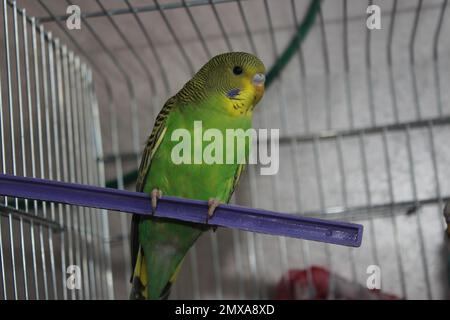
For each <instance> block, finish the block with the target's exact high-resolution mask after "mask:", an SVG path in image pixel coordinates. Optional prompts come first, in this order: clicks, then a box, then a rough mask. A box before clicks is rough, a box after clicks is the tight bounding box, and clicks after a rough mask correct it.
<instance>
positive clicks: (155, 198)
mask: <svg viewBox="0 0 450 320" xmlns="http://www.w3.org/2000/svg"><path fill="white" fill-rule="evenodd" d="M150 197H151V198H152V216H154V215H155V212H156V206H157V205H158V199H160V198H161V197H162V191H161V190H160V189H158V188H154V189H153V190H152V192H150Z"/></svg>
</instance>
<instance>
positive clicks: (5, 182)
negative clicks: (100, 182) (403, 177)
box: [0, 174, 363, 247]
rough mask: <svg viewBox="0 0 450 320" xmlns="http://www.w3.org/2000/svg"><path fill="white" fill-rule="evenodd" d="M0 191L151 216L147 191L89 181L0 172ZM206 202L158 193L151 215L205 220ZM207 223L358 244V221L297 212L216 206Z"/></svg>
mask: <svg viewBox="0 0 450 320" xmlns="http://www.w3.org/2000/svg"><path fill="white" fill-rule="evenodd" d="M0 195H3V196H10V197H17V198H27V199H33V200H41V201H49V202H57V203H64V204H69V205H76V206H82V207H94V208H101V209H107V210H114V211H122V212H128V213H135V214H141V215H151V204H150V198H149V195H148V194H145V193H141V192H131V191H125V190H117V189H111V188H102V187H96V186H90V185H83V184H75V183H67V182H59V181H51V180H45V179H37V178H28V177H18V176H13V175H7V174H0ZM206 214H207V202H206V201H199V200H191V199H183V198H176V197H168V196H163V197H162V198H161V199H160V200H159V201H158V207H157V209H156V213H155V216H156V217H161V218H169V219H177V220H182V221H188V222H195V223H204V222H205V217H206ZM208 223H209V224H211V225H215V226H221V227H228V228H237V229H241V230H246V231H252V232H259V233H265V234H271V235H276V236H285V237H292V238H299V239H306V240H313V241H319V242H326V243H332V244H338V245H344V246H350V247H359V246H360V245H361V240H362V234H363V226H362V225H359V224H354V223H347V222H340V221H330V220H323V219H316V218H306V217H300V216H297V215H291V214H284V213H276V212H271V211H265V210H259V209H253V208H246V207H241V206H236V205H225V204H224V205H220V206H219V207H218V208H217V209H216V210H215V213H214V216H213V217H212V218H211V219H210V220H209V222H208Z"/></svg>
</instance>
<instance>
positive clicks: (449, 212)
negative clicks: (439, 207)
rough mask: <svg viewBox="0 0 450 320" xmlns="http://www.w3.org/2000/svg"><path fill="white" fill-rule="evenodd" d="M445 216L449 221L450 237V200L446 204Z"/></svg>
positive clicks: (449, 231) (448, 233)
mask: <svg viewBox="0 0 450 320" xmlns="http://www.w3.org/2000/svg"><path fill="white" fill-rule="evenodd" d="M444 218H445V222H446V223H447V235H448V236H449V237H450V201H449V202H447V204H446V205H445V208H444Z"/></svg>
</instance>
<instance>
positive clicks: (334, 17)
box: [0, 0, 450, 299]
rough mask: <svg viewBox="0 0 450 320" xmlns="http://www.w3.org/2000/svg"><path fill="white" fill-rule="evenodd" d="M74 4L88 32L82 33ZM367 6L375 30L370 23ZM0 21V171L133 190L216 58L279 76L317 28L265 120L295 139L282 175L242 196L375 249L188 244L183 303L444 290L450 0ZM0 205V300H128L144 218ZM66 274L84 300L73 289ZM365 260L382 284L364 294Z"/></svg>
mask: <svg viewBox="0 0 450 320" xmlns="http://www.w3.org/2000/svg"><path fill="white" fill-rule="evenodd" d="M318 4H320V6H318ZM70 5H77V6H78V7H79V9H80V10H81V20H80V27H81V29H76V28H75V29H71V28H69V27H68V25H67V19H68V18H69V16H71V14H72V11H69V13H70V14H68V12H67V8H68V7H69V6H70ZM315 5H316V7H317V8H318V10H313V9H312V8H314V7H315ZM371 5H376V6H378V7H379V8H380V9H381V11H380V22H381V28H380V29H369V28H368V27H367V26H366V20H367V19H368V16H369V15H370V14H368V13H367V9H368V7H369V6H371ZM1 10H2V14H1V15H0V20H1V21H0V22H1V27H0V28H1V32H0V41H1V46H2V49H1V50H0V81H1V90H0V92H1V96H0V126H1V127H0V128H1V130H0V140H1V148H0V149H1V150H0V153H1V155H2V158H1V159H2V161H1V164H0V168H1V171H0V172H2V173H9V174H16V175H20V176H33V177H42V178H46V179H54V180H62V181H70V182H80V183H86V184H94V185H101V186H105V185H106V186H109V187H115V188H120V189H129V190H134V182H135V179H136V169H137V167H138V165H139V162H140V156H141V152H142V150H143V147H144V143H145V140H146V138H147V137H148V135H149V134H150V132H151V129H152V127H153V121H154V118H155V116H156V114H157V112H158V111H159V110H160V108H161V107H162V105H163V104H164V102H165V101H166V100H167V99H168V98H169V97H171V96H172V95H174V94H175V93H176V92H177V91H178V90H179V89H180V88H181V87H182V85H183V84H184V83H185V82H186V81H187V80H188V79H190V77H191V76H192V75H193V74H194V73H195V72H196V71H197V70H198V69H199V68H200V67H201V66H202V65H203V64H204V63H206V62H207V61H208V60H209V58H211V57H212V56H214V55H216V54H219V53H222V52H227V51H247V52H252V53H254V54H256V55H257V56H258V57H260V58H261V59H262V61H263V62H264V63H265V65H266V67H267V69H268V70H269V69H270V68H271V66H273V65H274V64H275V63H277V62H279V61H280V57H281V54H282V53H283V52H284V51H285V49H286V47H287V46H288V45H289V44H290V43H292V39H294V38H295V37H296V36H297V37H298V36H299V34H300V33H301V32H304V33H305V34H306V36H305V38H304V41H302V42H301V43H300V45H299V46H298V48H295V52H294V55H293V56H292V58H291V59H289V60H288V64H287V66H286V68H284V69H283V70H282V71H281V73H280V74H279V76H278V77H277V78H276V79H275V80H274V81H273V82H272V83H271V85H270V86H269V87H268V88H267V90H266V94H265V96H264V99H263V100H262V102H261V103H260V104H259V105H258V107H257V110H256V112H255V119H254V126H255V127H256V128H278V129H280V136H281V140H280V171H279V173H278V174H276V175H274V176H261V175H259V169H258V167H257V166H255V165H253V166H249V167H248V168H247V170H246V171H245V174H244V177H243V179H242V180H241V183H240V186H239V188H238V190H237V191H236V193H235V196H234V198H233V202H235V203H238V204H240V205H245V206H252V207H256V208H262V209H269V210H275V211H281V212H287V213H291V214H297V215H303V216H314V217H320V218H325V219H338V220H344V221H352V222H356V223H361V224H363V225H364V228H365V229H364V230H365V233H364V238H363V243H362V246H361V247H360V248H346V247H339V246H333V245H327V244H323V243H316V242H309V241H303V240H297V239H288V238H281V237H273V236H268V235H262V234H253V233H248V232H243V231H238V230H229V229H223V228H220V229H218V230H217V232H215V233H213V232H208V233H205V234H204V235H203V236H202V237H201V238H200V239H199V241H198V242H197V243H196V245H195V246H194V247H193V248H192V249H191V250H190V252H189V254H188V256H187V257H186V259H185V261H184V264H183V267H182V270H181V273H180V276H179V279H178V281H177V282H176V283H175V286H174V288H173V290H172V295H171V299H181V298H188V299H244V298H245V299H268V298H286V299H314V298H319V299H358V298H360V299H446V298H448V297H449V296H448V285H449V280H448V277H449V275H448V273H447V268H448V265H447V264H448V255H449V252H448V240H447V239H446V237H445V235H444V228H445V222H444V219H443V215H442V211H443V205H444V203H445V201H446V200H448V199H449V197H450V179H449V177H450V144H449V143H448V140H449V137H450V90H449V89H450V59H449V56H450V38H449V37H448V36H446V34H447V33H448V31H450V9H449V8H448V1H447V0H436V1H434V0H424V1H421V0H418V1H406V0H384V1H360V0H335V1H331V0H326V1H321V2H320V1H304V0H277V1H275V0H215V1H212V0H210V1H208V0H160V1H151V0H129V1H128V0H124V1H121V0H114V1H111V0H108V1H106V0H96V1H93V0H89V1H87V0H78V1H69V0H67V1H61V0H58V1H56V0H37V1H35V0H33V1H31V0H18V1H9V0H4V1H2V8H1ZM69 19H70V18H69ZM307 19H313V21H314V22H313V24H312V26H311V27H310V28H309V27H303V28H300V27H299V26H300V25H301V23H302V21H305V20H307ZM0 200H1V201H0V203H1V204H0V268H1V273H0V298H1V299H14V298H15V299H63V298H65V299H126V298H128V295H129V291H130V283H129V279H130V275H131V270H130V267H131V265H130V252H129V251H130V250H129V226H130V219H131V216H130V215H129V214H126V213H118V212H105V211H102V210H97V209H91V208H77V207H69V206H63V205H54V204H49V203H41V202H39V203H38V202H34V201H26V200H25V201H24V200H18V199H12V198H5V197H0ZM69 265H77V266H80V268H81V273H82V288H81V289H80V290H67V289H66V288H65V285H64V281H65V279H66V277H67V274H66V271H67V270H66V268H67V266H69ZM370 266H378V267H379V270H380V275H381V278H380V279H381V290H377V291H371V292H369V291H368V289H367V287H366V282H367V279H368V277H369V276H370V272H373V271H370V270H372V269H370V268H369V273H368V267H370Z"/></svg>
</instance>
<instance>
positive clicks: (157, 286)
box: [131, 52, 265, 299]
mask: <svg viewBox="0 0 450 320" xmlns="http://www.w3.org/2000/svg"><path fill="white" fill-rule="evenodd" d="M264 74H265V67H264V64H263V63H262V62H261V61H260V60H259V59H258V58H257V57H255V56H254V55H252V54H249V53H244V52H230V53H224V54H220V55H217V56H215V57H213V58H212V59H211V60H210V61H209V62H207V63H206V64H205V65H204V66H203V67H202V68H201V69H200V70H199V71H198V72H197V73H196V74H195V75H194V77H193V78H192V79H191V80H190V81H188V82H187V83H186V84H185V85H184V87H183V88H182V89H181V90H180V91H179V92H178V93H177V94H176V95H175V96H173V97H171V98H170V99H169V100H168V101H167V102H166V103H165V105H164V107H163V108H162V109H161V111H160V112H159V114H158V116H157V118H156V121H155V124H154V128H153V131H152V133H151V135H150V137H149V138H148V140H147V142H146V147H145V150H144V154H143V157H142V161H141V165H140V168H139V177H138V180H137V191H141V192H146V193H149V194H150V195H151V201H152V208H153V210H156V212H157V210H158V209H157V201H158V199H159V198H160V197H161V194H163V195H170V196H178V197H184V198H191V199H198V200H205V201H208V204H209V210H205V218H206V222H207V220H208V217H211V216H212V215H213V213H214V209H215V208H216V207H217V206H218V204H219V203H220V202H223V203H228V202H229V200H230V198H231V195H232V194H233V191H234V190H235V187H236V185H237V184H238V181H239V178H240V176H241V173H242V170H243V167H244V164H243V163H242V162H240V163H237V162H238V161H233V162H236V163H232V164H230V163H226V161H223V164H221V163H212V164H206V163H204V162H202V163H200V164H198V163H194V161H192V162H190V163H181V164H180V163H175V162H174V161H173V159H172V156H171V155H172V150H173V148H174V147H175V145H176V144H177V143H179V142H178V141H172V140H173V139H172V134H173V132H174V131H175V130H177V129H186V130H187V131H188V132H190V133H191V134H192V136H193V135H194V134H195V133H194V121H196V122H197V123H198V121H201V124H202V129H203V131H205V130H207V129H210V128H214V129H218V130H220V132H221V133H222V134H223V136H224V137H225V130H226V129H243V130H247V129H250V128H251V127H252V115H253V110H254V107H255V105H256V104H257V103H258V102H259V101H260V99H261V98H262V96H263V94H264V80H265V76H264ZM203 143H204V144H205V143H206V142H203ZM206 144H207V143H206ZM237 145H238V144H237ZM244 146H245V150H244V152H245V155H246V157H247V158H248V154H249V146H250V142H249V141H248V140H246V143H245V144H244ZM192 149H194V148H192ZM229 152H231V150H229V149H227V145H226V144H225V143H224V147H223V153H224V155H226V154H227V153H229ZM234 152H235V154H237V153H238V152H237V150H234ZM192 156H194V150H192ZM206 211H207V212H206ZM209 228H210V227H209V226H208V224H193V223H183V222H178V221H175V220H168V219H162V218H157V217H144V216H138V215H134V216H133V221H132V228H131V243H132V248H131V249H132V263H133V270H134V271H133V277H132V284H133V288H132V293H131V298H133V299H160V298H167V297H168V295H169V292H170V286H171V284H172V283H173V281H174V280H175V278H176V276H177V273H178V270H179V268H180V265H181V262H182V260H183V258H184V256H185V255H186V253H187V252H188V250H189V248H190V247H191V246H192V245H193V244H194V242H195V241H196V240H197V239H198V237H199V236H200V235H201V234H202V232H204V231H206V230H208V229H209ZM205 263H208V262H205Z"/></svg>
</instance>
